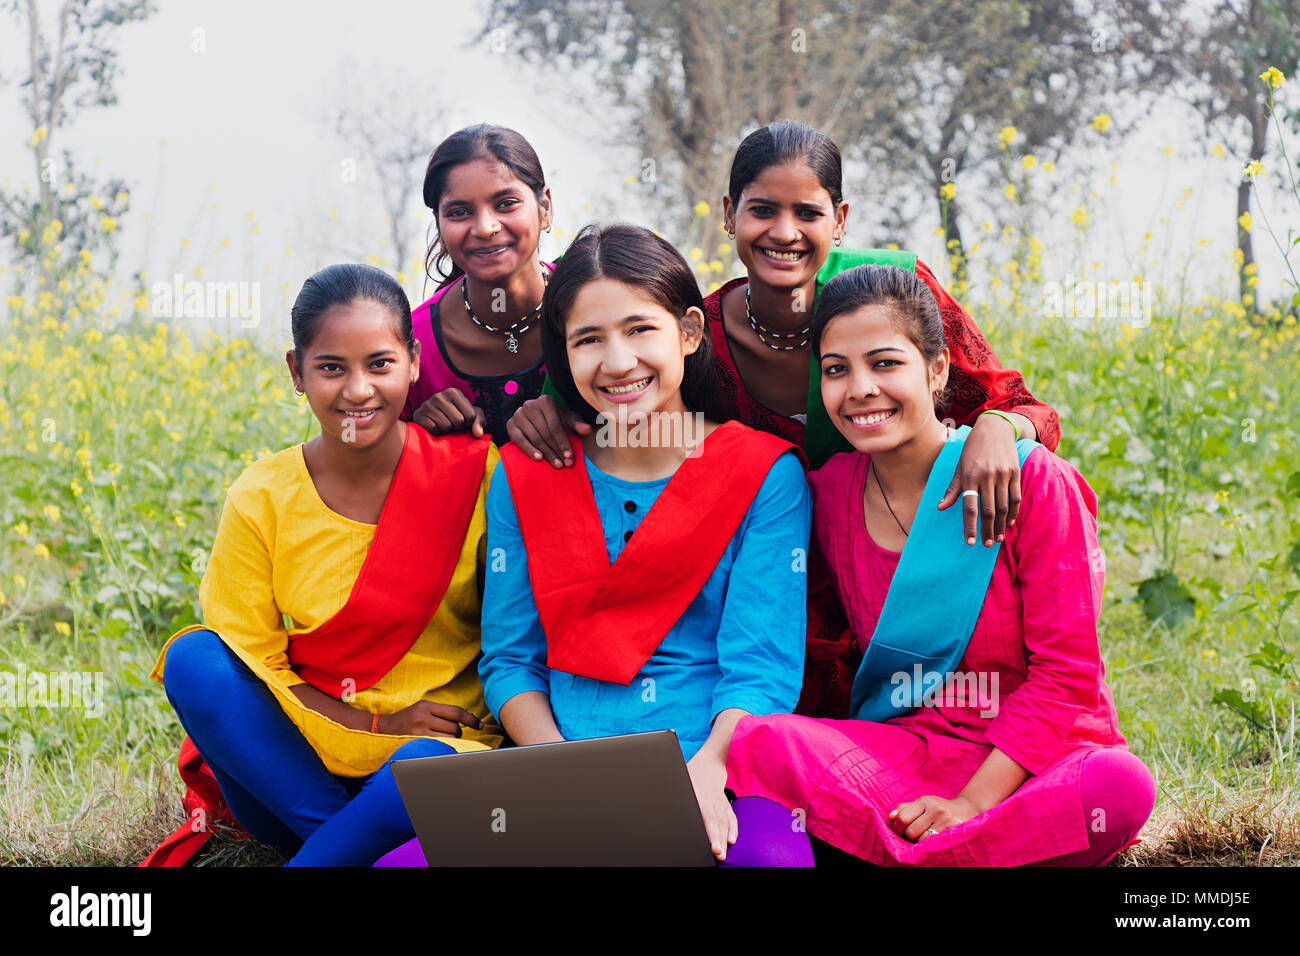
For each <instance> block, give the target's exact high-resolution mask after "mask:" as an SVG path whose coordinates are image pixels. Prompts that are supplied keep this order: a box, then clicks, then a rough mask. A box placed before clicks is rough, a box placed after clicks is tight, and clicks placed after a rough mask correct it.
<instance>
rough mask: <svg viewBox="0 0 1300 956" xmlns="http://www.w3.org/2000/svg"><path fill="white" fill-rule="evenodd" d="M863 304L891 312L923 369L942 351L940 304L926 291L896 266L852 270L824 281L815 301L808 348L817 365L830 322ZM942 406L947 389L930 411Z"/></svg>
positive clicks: (860, 267) (928, 290)
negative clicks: (915, 352) (909, 341)
mask: <svg viewBox="0 0 1300 956" xmlns="http://www.w3.org/2000/svg"><path fill="white" fill-rule="evenodd" d="M868 305H887V306H889V307H890V309H891V311H892V312H893V317H894V320H895V321H896V322H897V323H898V325H899V326H900V327H901V328H902V330H903V333H904V334H905V335H906V336H907V337H908V338H909V339H911V341H912V344H913V345H915V346H916V349H917V351H918V352H920V353H921V357H922V358H923V359H925V361H926V364H927V365H928V364H929V363H931V362H933V361H934V360H935V359H937V358H938V357H939V353H941V352H942V351H943V350H944V349H945V348H947V345H948V342H947V339H945V338H944V334H943V318H942V317H941V316H940V315H939V304H938V303H937V302H936V301H935V299H934V293H933V292H931V291H930V287H929V286H927V285H926V284H925V283H924V282H923V281H922V280H921V279H919V278H917V276H916V275H915V274H914V273H911V272H908V271H907V270H905V269H900V268H898V267H897V266H881V265H871V266H855V267H854V268H852V269H845V270H844V271H843V272H841V273H840V274H839V275H837V276H835V277H834V278H833V279H831V280H830V281H829V282H827V283H826V285H824V286H822V291H821V294H820V295H818V296H817V304H816V306H815V307H814V309H813V320H812V347H813V355H814V356H816V358H817V361H819V362H820V361H821V357H822V336H823V335H824V334H825V332H826V325H827V324H828V323H829V322H830V321H831V319H833V318H835V317H836V316H838V315H844V314H845V313H847V312H856V311H857V310H858V309H861V308H863V307H864V306H868ZM945 404H946V390H945V391H944V392H940V393H938V395H937V396H936V397H935V400H934V410H935V411H936V412H938V411H941V410H942V409H943V406H944V405H945Z"/></svg>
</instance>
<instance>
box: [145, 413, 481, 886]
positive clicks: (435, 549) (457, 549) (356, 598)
mask: <svg viewBox="0 0 1300 956" xmlns="http://www.w3.org/2000/svg"><path fill="white" fill-rule="evenodd" d="M488 445H489V440H488V439H487V438H479V439H475V438H472V437H470V436H469V435H468V434H467V433H463V432H461V433H456V434H451V435H445V436H441V437H439V438H434V437H433V436H431V435H429V434H428V433H427V432H426V431H425V430H424V429H423V428H420V427H419V426H417V425H410V424H407V425H406V435H405V439H404V441H403V444H402V456H401V458H400V459H399V460H398V463H397V470H396V471H395V472H394V473H393V480H392V483H391V484H390V485H389V488H388V494H387V496H386V497H385V498H384V506H383V508H382V509H381V511H380V514H379V523H378V524H377V525H376V527H375V536H374V539H373V540H372V541H371V543H370V547H369V549H368V550H367V552H366V558H365V561H364V562H363V563H362V565H361V571H360V572H359V573H358V575H357V579H356V581H355V582H354V583H353V585H352V590H351V592H350V593H349V594H348V599H347V601H346V602H345V603H344V605H343V607H341V608H340V609H339V610H338V611H337V612H335V614H334V615H333V616H332V617H331V618H330V619H329V620H328V621H326V622H325V623H324V624H322V625H320V626H319V627H317V628H316V629H315V630H312V631H309V632H304V633H301V634H296V635H290V637H289V650H288V655H289V661H290V663H291V664H292V665H293V668H294V670H295V671H296V672H297V673H298V675H299V676H300V677H302V678H303V679H304V680H306V681H307V682H308V683H310V684H311V685H312V686H313V687H316V688H317V689H319V690H321V691H323V692H325V693H327V694H329V695H330V696H332V697H340V696H342V694H343V691H344V690H345V689H346V690H350V691H357V690H364V689H365V688H367V687H370V686H372V685H373V684H374V683H375V682H376V681H378V680H379V678H381V677H383V676H384V675H385V674H387V673H388V672H389V671H390V670H392V669H393V666H394V665H396V664H397V662H398V661H400V660H401V659H402V658H403V657H404V656H405V655H406V652H407V651H409V650H410V649H411V645H413V644H414V643H415V641H416V639H417V638H418V637H419V636H420V635H421V634H422V633H423V632H424V628H425V627H426V626H427V625H428V623H429V619H430V618H432V617H433V614H434V612H435V611H436V610H437V609H438V605H440V604H441V603H442V599H443V597H445V596H446V593H447V587H448V585H449V584H450V583H451V577H452V574H453V572H454V571H455V569H456V563H457V561H458V560H459V558H460V553H461V550H462V548H463V547H464V543H465V535H466V533H467V532H468V530H469V523H470V520H471V519H472V518H473V515H474V505H475V504H476V503H477V501H478V493H479V488H480V486H481V484H482V481H483V469H484V468H485V467H486V465H487V455H488ZM413 559H414V560H413ZM397 568H401V569H402V577H401V587H398V586H397V581H398V577H397V575H396V574H395V573H394V569H397ZM304 638H310V640H303V639H304ZM348 681H352V684H351V685H350V686H349V684H348V683H347V682H348ZM177 766H178V768H179V769H180V774H181V779H182V780H183V781H184V782H185V785H186V792H185V796H184V798H183V800H182V805H183V806H184V808H185V811H186V813H187V814H188V815H189V817H190V819H189V820H187V821H186V822H185V823H183V824H181V826H180V827H178V828H177V829H176V830H175V832H173V833H172V834H171V835H170V836H168V837H167V839H165V840H164V841H163V842H162V843H161V844H159V846H158V847H157V848H156V849H155V850H154V851H153V852H152V853H150V854H149V855H148V856H147V857H145V859H144V860H143V861H141V863H140V865H141V866H150V867H152V866H182V865H184V864H185V863H186V862H187V861H188V860H189V859H190V858H191V857H193V856H194V854H195V853H197V852H198V851H199V850H200V849H201V848H202V847H203V845H204V844H205V843H207V841H208V838H209V837H210V836H211V832H210V830H209V829H208V824H209V823H211V822H213V821H217V822H221V823H224V824H227V825H230V826H232V827H234V828H236V829H238V830H239V831H240V832H242V830H243V828H242V827H240V826H239V823H238V821H236V820H235V818H234V816H232V815H231V813H230V808H229V807H227V806H226V803H225V800H224V799H223V798H222V795H221V788H220V786H218V784H217V780H216V777H215V776H214V775H213V773H212V770H211V769H210V768H209V767H208V765H207V764H206V763H204V762H203V757H202V755H201V754H200V753H199V751H198V748H197V747H195V746H194V743H193V742H192V741H191V740H190V738H189V737H188V736H187V737H186V738H185V740H184V741H183V742H182V743H181V751H180V756H179V758H178V759H177ZM245 836H246V834H245Z"/></svg>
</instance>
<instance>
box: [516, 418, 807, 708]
mask: <svg viewBox="0 0 1300 956" xmlns="http://www.w3.org/2000/svg"><path fill="white" fill-rule="evenodd" d="M569 440H570V442H571V443H572V445H573V453H574V464H573V467H571V468H561V469H556V468H553V467H552V466H551V465H550V464H549V463H547V462H545V461H534V460H533V459H531V458H529V457H528V456H526V455H525V454H524V453H523V452H521V451H520V450H519V449H518V448H516V447H515V446H514V445H512V444H511V445H505V446H503V447H502V449H501V463H502V465H503V466H504V467H505V469H506V472H507V474H508V476H509V479H510V491H511V495H512V497H513V498H514V503H515V511H516V513H517V514H518V516H519V530H520V532H521V533H522V535H523V540H524V548H525V550H526V551H527V552H528V577H529V581H530V582H531V584H532V589H533V599H534V601H535V603H536V605H537V613H538V616H539V617H540V619H541V623H542V629H543V630H544V631H545V632H546V645H547V666H549V667H551V668H552V669H554V670H558V671H563V672H565V673H568V674H578V675H580V676H583V677H590V678H593V679H595V680H604V681H610V682H613V683H618V684H624V685H626V684H629V683H631V681H632V678H634V677H635V676H636V675H637V674H638V673H639V672H640V670H641V668H642V667H643V666H644V665H645V663H646V661H648V660H649V659H650V656H651V655H652V654H653V653H654V651H655V648H657V647H658V646H659V644H660V642H662V641H663V639H664V636H665V635H666V634H667V633H668V631H669V630H670V629H671V628H672V626H673V625H674V624H676V623H677V620H678V619H679V618H680V617H681V616H682V613H683V612H684V611H685V610H686V608H687V607H688V606H689V605H690V603H691V602H692V601H693V600H695V598H696V596H697V595H698V594H699V593H700V590H701V589H702V588H703V587H704V584H705V582H706V581H708V579H709V576H710V575H711V574H712V573H713V571H714V568H715V567H717V564H718V561H719V559H720V558H721V557H722V554H723V552H724V551H725V550H726V548H727V545H728V543H729V542H730V541H731V539H732V538H733V537H734V536H735V533H736V529H737V528H738V527H740V522H741V521H742V520H744V517H745V514H746V513H747V512H748V511H749V506H750V504H751V503H752V502H753V500H754V496H755V495H756V494H757V493H758V489H759V486H761V485H762V484H763V480H764V479H765V478H766V477H767V473H768V470H769V469H770V468H771V467H772V463H773V462H775V461H776V459H777V457H778V456H779V455H781V454H782V453H784V452H786V451H791V450H794V451H796V452H797V449H796V448H795V446H793V445H791V444H790V443H789V442H787V441H784V440H783V439H780V438H777V437H776V436H775V435H769V434H767V433H765V432H760V431H756V430H754V429H752V428H749V427H748V426H746V425H742V424H741V423H740V422H735V421H733V422H727V423H726V424H724V425H721V426H719V427H718V428H716V429H714V431H713V432H712V433H711V434H710V435H709V437H708V438H706V439H705V440H704V442H703V444H702V445H701V447H700V451H699V454H697V455H694V456H692V457H689V458H687V459H686V460H685V461H683V462H682V463H681V465H680V466H679V467H678V469H677V471H676V472H675V473H674V474H673V476H672V478H671V479H670V480H669V482H668V485H667V487H665V488H664V490H663V492H661V493H660V495H659V497H658V498H657V499H656V500H655V503H654V505H653V506H652V507H651V508H650V511H649V513H648V514H647V515H646V516H645V519H644V520H643V521H642V522H641V524H640V525H639V526H638V527H637V529H636V533H635V534H633V535H632V538H631V540H630V541H629V542H628V545H627V547H625V548H624V549H623V551H622V552H621V553H620V554H619V556H618V560H616V561H615V562H614V565H613V567H611V566H610V563H609V552H608V551H607V550H606V548H605V534H604V531H603V529H602V526H601V521H600V513H599V512H598V511H597V510H596V499H595V495H594V494H593V492H592V488H591V482H590V480H589V479H588V477H587V471H586V465H585V462H584V457H583V453H582V442H581V440H580V439H579V438H578V437H577V436H574V435H570V436H569Z"/></svg>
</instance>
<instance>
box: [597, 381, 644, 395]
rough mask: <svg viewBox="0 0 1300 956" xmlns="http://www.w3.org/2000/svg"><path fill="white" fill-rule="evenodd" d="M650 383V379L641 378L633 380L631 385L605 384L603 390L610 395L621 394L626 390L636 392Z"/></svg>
mask: <svg viewBox="0 0 1300 956" xmlns="http://www.w3.org/2000/svg"><path fill="white" fill-rule="evenodd" d="M649 384H650V379H648V378H643V379H641V381H639V382H633V383H632V384H631V385H618V386H614V385H606V386H605V387H604V390H605V391H606V392H609V394H611V395H623V394H625V393H626V392H636V391H639V390H641V389H643V388H645V387H646V386H647V385H649Z"/></svg>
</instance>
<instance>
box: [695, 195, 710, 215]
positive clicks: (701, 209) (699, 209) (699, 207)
mask: <svg viewBox="0 0 1300 956" xmlns="http://www.w3.org/2000/svg"><path fill="white" fill-rule="evenodd" d="M691 212H693V213H695V215H697V216H699V217H700V218H701V219H703V218H704V217H705V216H707V215H708V214H709V204H708V203H706V202H705V201H704V200H703V199H701V200H700V201H699V202H697V203H696V204H695V205H694V206H692V207H691Z"/></svg>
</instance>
